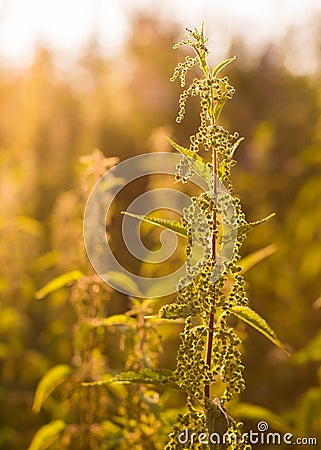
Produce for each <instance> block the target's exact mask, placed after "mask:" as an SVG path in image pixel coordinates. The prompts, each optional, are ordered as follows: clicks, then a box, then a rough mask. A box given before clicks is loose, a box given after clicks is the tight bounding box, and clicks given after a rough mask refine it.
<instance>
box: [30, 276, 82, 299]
mask: <svg viewBox="0 0 321 450" xmlns="http://www.w3.org/2000/svg"><path fill="white" fill-rule="evenodd" d="M83 276H84V274H83V273H82V272H80V271H79V270H73V271H71V272H68V273H64V274H63V275H60V276H59V277H57V278H54V279H53V280H51V281H49V283H47V284H46V285H45V286H43V287H42V288H41V289H39V291H37V292H36V293H35V298H36V299H37V300H42V299H43V298H44V297H46V295H48V294H51V293H52V292H55V291H57V290H58V289H61V288H63V287H65V286H67V285H68V284H70V283H73V282H75V281H77V280H79V279H80V278H82V277H83Z"/></svg>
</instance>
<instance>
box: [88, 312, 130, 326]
mask: <svg viewBox="0 0 321 450" xmlns="http://www.w3.org/2000/svg"><path fill="white" fill-rule="evenodd" d="M135 323H136V321H135V319H134V318H133V317H129V316H125V314H114V315H113V316H109V317H106V318H105V319H98V320H94V321H93V324H94V326H96V327H100V326H105V327H107V326H110V325H128V326H130V325H132V324H135Z"/></svg>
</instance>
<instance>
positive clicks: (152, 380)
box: [82, 368, 178, 388]
mask: <svg viewBox="0 0 321 450" xmlns="http://www.w3.org/2000/svg"><path fill="white" fill-rule="evenodd" d="M110 383H121V384H128V383H137V384H157V385H165V384H169V385H171V386H172V387H177V388H178V386H177V384H176V383H175V382H174V381H173V372H172V371H171V370H168V369H158V370H153V369H148V368H145V369H140V370H137V371H128V372H121V373H119V374H118V375H116V376H115V377H112V378H111V377H110V376H109V377H107V378H105V379H103V380H101V381H93V382H88V383H82V384H83V386H104V385H108V384H110Z"/></svg>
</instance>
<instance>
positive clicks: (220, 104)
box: [214, 93, 227, 120]
mask: <svg viewBox="0 0 321 450" xmlns="http://www.w3.org/2000/svg"><path fill="white" fill-rule="evenodd" d="M226 100H227V94H226V93H225V94H223V95H222V98H221V99H220V100H219V101H217V102H216V103H215V107H214V117H215V120H218V118H219V117H220V114H221V111H222V109H223V106H224V105H225V102H226Z"/></svg>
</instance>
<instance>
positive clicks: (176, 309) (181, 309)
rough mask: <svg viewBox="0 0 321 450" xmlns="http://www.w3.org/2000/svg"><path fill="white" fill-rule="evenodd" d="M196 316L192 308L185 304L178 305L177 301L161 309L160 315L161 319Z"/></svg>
mask: <svg viewBox="0 0 321 450" xmlns="http://www.w3.org/2000/svg"><path fill="white" fill-rule="evenodd" d="M188 316H195V313H194V312H193V311H191V309H190V308H188V307H186V306H184V305H177V304H176V303H171V304H170V305H169V308H165V307H164V306H163V307H162V308H161V309H160V310H159V317H160V318H161V319H171V320H173V319H174V320H175V319H181V318H183V317H188Z"/></svg>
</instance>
